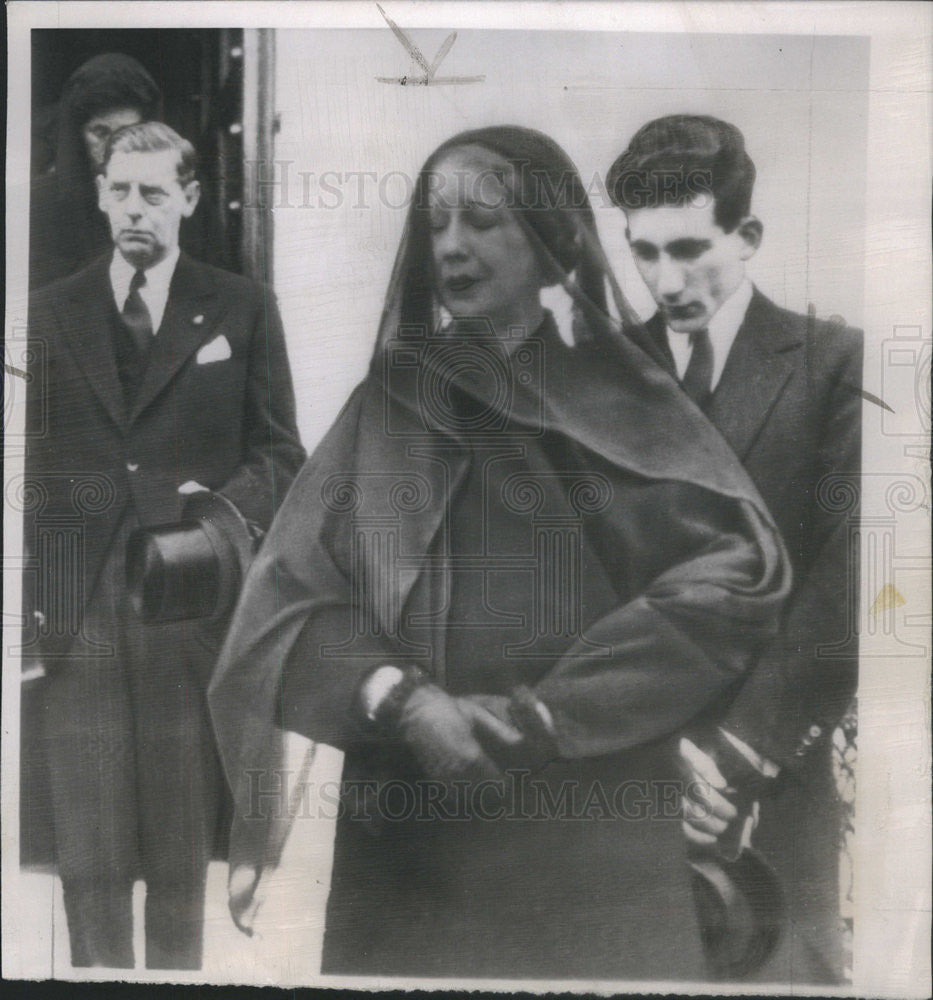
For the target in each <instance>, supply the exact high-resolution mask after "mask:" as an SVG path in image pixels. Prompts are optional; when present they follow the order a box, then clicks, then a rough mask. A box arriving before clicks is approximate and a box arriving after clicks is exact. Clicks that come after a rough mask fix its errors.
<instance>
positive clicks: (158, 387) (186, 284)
mask: <svg viewBox="0 0 933 1000" xmlns="http://www.w3.org/2000/svg"><path fill="white" fill-rule="evenodd" d="M223 308H224V302H223V300H222V299H221V297H220V296H219V295H217V293H216V287H215V285H214V282H213V280H212V279H211V276H210V272H209V271H207V269H205V268H202V267H200V266H199V265H198V264H197V263H195V261H193V260H192V259H191V258H190V257H188V256H187V255H186V254H184V253H183V254H181V256H180V257H179V258H178V263H177V264H176V266H175V273H174V275H173V276H172V283H171V285H170V286H169V293H168V301H167V302H166V304H165V315H164V316H163V318H162V325H161V326H160V327H159V330H158V334H157V336H156V338H155V344H154V345H153V347H152V354H151V355H150V357H149V364H148V366H147V368H146V374H145V376H144V378H143V382H142V385H141V386H140V388H139V392H138V394H137V396H136V401H135V403H134V405H133V408H132V410H131V412H130V421H129V422H130V423H133V422H134V421H135V420H136V419H138V417H139V415H140V414H141V413H142V412H143V410H145V409H146V407H147V406H149V404H150V403H151V402H152V401H153V400H154V399H155V398H156V397H157V396H158V395H159V393H160V392H162V390H163V389H164V388H165V387H166V386H167V385H168V383H169V382H170V381H171V380H172V379H173V378H174V377H175V375H176V374H177V372H178V371H179V369H180V368H181V366H182V365H183V364H184V363H185V362H186V361H187V360H188V358H189V357H191V355H192V354H193V353H194V351H196V350H197V349H198V348H199V347H200V346H201V344H202V343H204V342H205V341H206V340H207V339H208V338H209V337H210V335H211V333H212V332H213V329H214V327H215V326H216V325H217V322H218V321H219V319H220V317H221V315H222V312H223Z"/></svg>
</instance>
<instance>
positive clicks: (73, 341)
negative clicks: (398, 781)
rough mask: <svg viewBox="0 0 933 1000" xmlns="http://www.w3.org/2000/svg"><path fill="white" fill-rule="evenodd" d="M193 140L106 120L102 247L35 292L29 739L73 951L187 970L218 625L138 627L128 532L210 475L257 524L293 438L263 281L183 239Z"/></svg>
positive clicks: (207, 778)
mask: <svg viewBox="0 0 933 1000" xmlns="http://www.w3.org/2000/svg"><path fill="white" fill-rule="evenodd" d="M194 164H195V153H194V149H193V148H192V147H191V145H190V143H188V142H187V141H186V140H184V139H182V138H181V137H180V136H178V135H177V134H176V133H175V132H173V131H172V130H171V129H170V128H168V127H167V126H165V125H161V124H157V123H151V122H150V123H142V124H135V125H130V126H128V127H126V128H123V129H121V130H119V131H118V132H116V133H114V135H113V137H112V138H111V140H110V142H109V144H108V148H107V154H106V160H105V167H104V172H103V174H102V175H101V177H100V179H99V181H98V191H99V203H100V208H101V210H102V211H103V212H105V213H106V215H107V217H108V220H109V223H110V228H111V233H112V236H113V241H114V244H115V250H114V251H113V252H111V253H108V254H107V255H106V257H104V258H101V259H99V260H97V261H96V262H94V263H93V264H91V265H90V266H88V267H87V268H85V269H84V270H82V271H79V272H78V273H77V274H75V275H73V276H71V277H69V278H65V279H63V280H61V281H59V282H57V283H55V284H52V285H50V286H47V287H46V288H44V289H42V290H41V291H40V292H38V293H37V294H35V295H34V296H33V298H32V300H31V302H30V312H29V336H30V339H31V343H32V345H33V354H34V357H35V358H36V359H37V362H36V365H35V367H34V369H33V371H32V375H33V378H32V385H31V387H30V390H31V391H30V394H29V402H28V407H29V410H30V417H29V419H30V427H37V428H41V433H38V434H37V435H36V436H35V438H34V439H33V440H32V443H31V445H30V446H29V448H28V451H27V459H26V462H27V464H26V470H27V485H26V490H25V497H26V503H25V506H26V519H25V525H24V528H25V531H26V535H25V537H26V539H27V542H26V544H27V550H28V552H29V555H30V556H31V563H30V564H29V568H30V575H31V578H32V580H33V584H34V586H32V587H30V586H29V585H28V583H27V586H26V587H25V588H24V589H25V591H26V593H27V594H28V593H29V591H30V590H34V592H35V593H34V598H35V600H34V608H33V612H32V621H33V623H34V626H35V627H34V633H33V635H32V637H31V638H32V639H33V640H34V641H33V642H32V643H30V642H29V641H28V639H27V642H26V648H27V650H30V649H31V650H32V651H33V652H38V654H39V655H40V657H41V660H42V663H43V665H44V668H45V671H46V674H47V677H46V681H45V685H46V686H45V691H44V693H43V699H42V700H43V714H44V725H43V733H42V738H43V743H44V747H45V752H46V755H47V759H48V765H49V773H50V779H51V785H52V804H53V816H54V825H55V839H56V856H57V863H58V870H59V874H60V876H61V879H62V884H63V888H64V895H65V905H66V911H67V916H68V928H69V936H70V941H71V956H72V963H73V964H74V965H76V966H88V965H105V966H111V967H132V965H133V963H134V956H133V945H132V907H131V903H132V886H133V882H134V880H135V879H136V878H137V877H138V876H141V877H143V878H144V879H145V881H146V965H147V966H148V967H150V968H198V967H200V963H201V956H202V938H203V928H202V925H203V910H204V887H205V879H206V874H207V864H208V860H209V858H210V854H211V848H212V846H213V844H214V841H215V835H216V833H217V828H218V822H219V809H220V804H221V800H222V792H223V777H222V773H221V770H220V767H219V762H218V758H217V753H216V748H215V744H214V737H213V733H212V731H211V726H210V722H209V716H208V711H207V706H206V703H205V690H206V687H207V683H208V680H209V677H210V672H211V670H212V668H213V663H214V659H215V657H216V653H217V645H218V639H219V637H218V636H217V635H215V634H211V633H210V632H209V631H208V630H207V629H206V628H205V627H202V626H201V625H200V624H199V623H198V622H197V621H192V622H180V623H171V624H163V625H146V624H143V623H142V622H141V621H140V620H139V619H138V618H137V617H136V616H135V614H134V612H133V609H132V608H131V606H130V600H129V594H128V591H127V584H126V572H125V559H126V542H127V538H128V536H129V535H130V533H131V532H132V531H133V529H134V528H136V527H138V526H140V525H143V526H148V525H155V524H166V523H168V524H172V523H176V522H178V521H179V520H180V519H181V516H182V508H183V504H184V503H185V500H186V497H187V496H188V495H190V494H192V493H195V492H198V491H201V490H205V489H206V490H212V491H216V492H218V493H220V494H222V495H223V496H224V497H226V499H227V500H229V501H230V502H232V503H233V504H234V505H235V506H236V507H237V508H238V510H239V511H240V513H241V514H242V515H243V517H244V518H245V519H246V520H247V522H248V523H250V524H251V525H252V526H253V528H254V530H256V531H257V533H258V531H260V530H262V529H265V528H267V527H268V526H269V524H270V523H271V521H272V517H273V515H274V513H275V510H276V508H277V506H278V504H279V503H280V502H281V500H282V499H283V497H284V495H285V492H286V490H287V488H288V486H289V484H290V482H291V480H292V478H293V476H294V474H295V472H296V471H297V469H298V468H299V466H300V464H301V462H302V460H303V458H304V451H303V449H302V447H301V444H300V442H299V439H298V433H297V429H296V426H295V404H294V394H293V390H292V382H291V375H290V372H289V367H288V360H287V357H286V352H285V342H284V338H283V333H282V329H281V324H280V321H279V317H278V313H277V309H276V306H275V303H274V301H273V299H272V298H271V295H270V294H269V293H268V292H267V291H266V290H265V289H263V288H261V287H259V286H256V285H254V284H253V283H251V282H249V281H247V280H245V279H243V278H240V277H238V276H235V275H232V274H228V273H226V272H223V271H220V270H217V269H216V268H213V267H209V266H207V265H205V264H201V263H198V262H196V261H194V260H192V259H191V258H189V257H187V256H186V255H185V254H184V253H181V252H180V251H179V248H178V230H179V225H180V223H181V220H182V219H183V218H186V217H188V216H190V215H191V213H192V212H193V211H194V209H195V206H196V205H197V202H198V195H199V189H198V182H197V181H196V180H195V177H194Z"/></svg>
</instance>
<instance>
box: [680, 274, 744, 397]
mask: <svg viewBox="0 0 933 1000" xmlns="http://www.w3.org/2000/svg"><path fill="white" fill-rule="evenodd" d="M753 292H754V287H753V285H752V283H751V281H750V280H749V278H748V276H747V275H746V276H745V277H744V278H742V281H741V283H740V284H739V287H738V288H736V290H735V291H734V292H733V293H732V294H731V295H730V296H729V298H728V299H726V301H725V302H723V304H722V305H721V306H720V307H719V308H718V309H717V310H716V312H715V314H714V315H713V316H712V318H711V319H710V321H709V325H708V326H707V328H706V329H707V333H708V334H709V342H710V346H711V347H712V349H713V371H712V378H711V383H710V384H711V387H712V388H713V389H715V388H716V386H717V384H718V383H719V378H720V376H721V375H722V373H723V370H724V369H725V367H726V361H727V360H728V357H729V352H730V351H731V350H732V345H733V344H734V343H735V338H736V337H737V336H738V333H739V329H740V328H741V326H742V323H743V322H744V320H745V314H746V313H747V312H748V307H749V305H750V304H751V301H752V294H753ZM666 336H667V343H668V346H669V347H670V351H671V356H672V357H673V359H674V368H675V370H676V372H677V377H678V378H680V379H682V378H683V377H684V375H685V374H686V371H687V366H688V364H689V362H690V355H691V352H692V345H691V342H690V335H689V334H687V333H679V332H677V331H675V330H671V328H670V327H667V330H666Z"/></svg>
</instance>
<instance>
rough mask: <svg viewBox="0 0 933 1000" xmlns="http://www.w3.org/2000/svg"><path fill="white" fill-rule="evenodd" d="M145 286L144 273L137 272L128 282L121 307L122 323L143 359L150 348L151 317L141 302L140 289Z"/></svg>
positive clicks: (144, 304)
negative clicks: (124, 301) (127, 291)
mask: <svg viewBox="0 0 933 1000" xmlns="http://www.w3.org/2000/svg"><path fill="white" fill-rule="evenodd" d="M145 284H146V272H145V271H137V272H136V273H135V274H134V275H133V278H132V280H131V281H130V294H129V295H127V297H126V303H125V304H124V306H123V314H122V315H123V323H124V325H125V326H126V328H127V330H129V331H130V334H131V335H132V337H133V343H134V344H135V345H136V350H137V351H139V355H140V357H142V358H145V357H146V356H147V355H148V354H149V348H150V347H151V346H152V317H151V316H150V315H149V310H148V309H147V308H146V303H145V302H143V297H142V295H140V294H139V290H140V288H142V287H143V285H145Z"/></svg>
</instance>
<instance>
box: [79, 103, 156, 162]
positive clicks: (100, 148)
mask: <svg viewBox="0 0 933 1000" xmlns="http://www.w3.org/2000/svg"><path fill="white" fill-rule="evenodd" d="M142 120H143V116H142V114H140V112H139V111H138V109H136V108H109V109H107V110H106V111H100V112H98V113H97V114H96V115H94V116H93V117H92V118H89V119H88V120H87V121H86V122H85V123H84V126H83V127H82V129H81V136H82V138H83V139H84V145H85V147H86V149H87V155H88V159H89V160H90V161H91V165H92V166H93V167H95V168H98V167H102V166H103V165H104V153H105V152H106V151H107V140H108V139H109V138H110V136H111V135H113V133H114V132H116V131H117V129H120V128H123V127H124V126H126V125H138V124H139V123H140V122H141V121H142Z"/></svg>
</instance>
